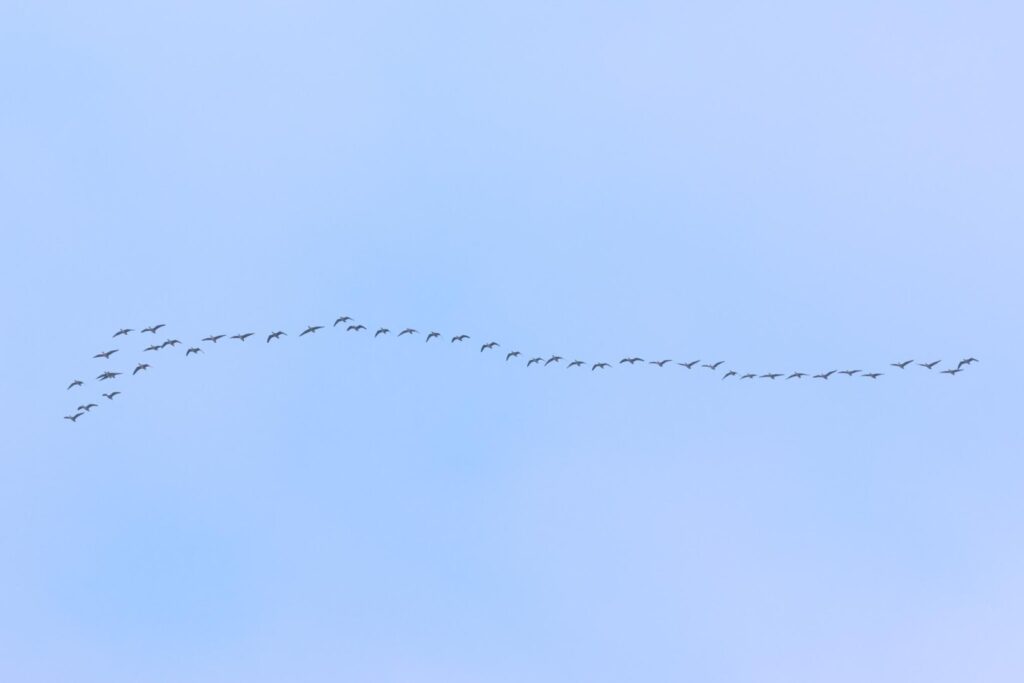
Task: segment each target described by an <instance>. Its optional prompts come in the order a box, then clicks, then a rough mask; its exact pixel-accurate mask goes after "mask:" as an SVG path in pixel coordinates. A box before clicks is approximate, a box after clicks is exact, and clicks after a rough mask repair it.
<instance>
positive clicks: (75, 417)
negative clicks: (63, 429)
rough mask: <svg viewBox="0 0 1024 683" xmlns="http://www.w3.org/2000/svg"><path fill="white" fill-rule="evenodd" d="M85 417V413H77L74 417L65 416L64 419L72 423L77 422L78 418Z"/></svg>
mask: <svg viewBox="0 0 1024 683" xmlns="http://www.w3.org/2000/svg"><path fill="white" fill-rule="evenodd" d="M83 415H85V413H75V414H74V415H65V416H64V419H65V420H71V421H72V422H74V421H75V420H77V419H78V418H80V417H82V416H83Z"/></svg>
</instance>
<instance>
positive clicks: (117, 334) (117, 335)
mask: <svg viewBox="0 0 1024 683" xmlns="http://www.w3.org/2000/svg"><path fill="white" fill-rule="evenodd" d="M134 331H135V330H134V329H132V328H130V327H122V328H121V329H120V330H118V331H117V332H115V333H114V336H115V337H120V336H121V335H122V334H123V335H125V336H128V333H129V332H134Z"/></svg>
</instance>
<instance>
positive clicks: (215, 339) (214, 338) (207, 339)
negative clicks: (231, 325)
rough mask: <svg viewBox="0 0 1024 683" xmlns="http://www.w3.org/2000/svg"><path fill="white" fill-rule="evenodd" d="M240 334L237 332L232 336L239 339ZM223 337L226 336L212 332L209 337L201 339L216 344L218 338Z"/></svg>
mask: <svg viewBox="0 0 1024 683" xmlns="http://www.w3.org/2000/svg"><path fill="white" fill-rule="evenodd" d="M239 336H240V335H237V334H236V335H235V336H234V337H232V339H238V338H239ZM223 338H224V335H223V334H211V335H210V336H209V337H203V338H202V339H201V340H200V341H208V342H213V343H214V344H216V343H217V340H218V339H223ZM243 341H245V340H243Z"/></svg>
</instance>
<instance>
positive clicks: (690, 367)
mask: <svg viewBox="0 0 1024 683" xmlns="http://www.w3.org/2000/svg"><path fill="white" fill-rule="evenodd" d="M699 362H700V359H699V358H698V359H697V360H691V361H690V362H689V363H679V365H682V366H683V367H684V368H686V369H687V370H693V366H694V365H696V364H697V363H699Z"/></svg>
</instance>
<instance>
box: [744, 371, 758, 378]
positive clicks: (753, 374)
mask: <svg viewBox="0 0 1024 683" xmlns="http://www.w3.org/2000/svg"><path fill="white" fill-rule="evenodd" d="M756 377H757V373H756V372H748V373H747V374H745V375H743V376H742V377H740V379H755V378H756Z"/></svg>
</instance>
